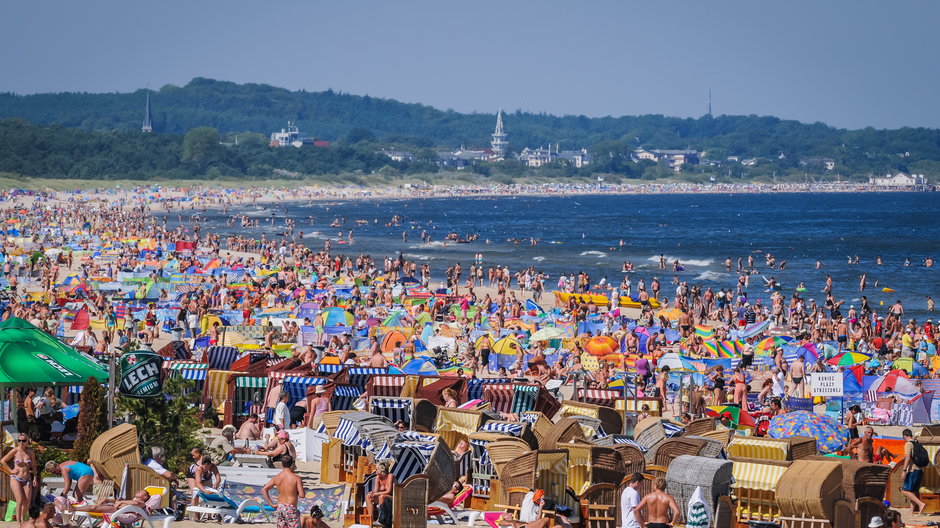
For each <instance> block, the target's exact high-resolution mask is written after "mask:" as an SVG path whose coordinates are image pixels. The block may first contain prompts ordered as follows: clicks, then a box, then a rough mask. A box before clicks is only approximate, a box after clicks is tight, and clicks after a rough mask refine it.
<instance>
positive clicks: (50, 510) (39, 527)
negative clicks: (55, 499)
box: [20, 502, 55, 528]
mask: <svg viewBox="0 0 940 528" xmlns="http://www.w3.org/2000/svg"><path fill="white" fill-rule="evenodd" d="M54 517H55V504H54V503H51V502H47V503H46V504H45V505H44V506H43V507H42V511H41V512H39V516H38V517H36V518H35V519H29V520H28V521H26V522H24V523H23V524H22V525H21V526H20V528H52V520H53V518H54Z"/></svg>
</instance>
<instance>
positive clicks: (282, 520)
mask: <svg viewBox="0 0 940 528" xmlns="http://www.w3.org/2000/svg"><path fill="white" fill-rule="evenodd" d="M281 465H282V466H283V468H284V469H282V470H281V472H280V473H278V474H277V475H275V477H274V478H272V479H271V481H270V482H268V483H267V484H265V485H264V487H263V488H261V494H262V495H264V500H265V502H267V503H268V505H270V506H271V507H276V508H277V512H276V513H275V519H276V521H277V528H300V510H298V509H297V502H298V500H300V497H303V496H304V483H303V481H301V479H300V475H298V474H297V473H294V457H292V456H290V455H284V456H283V457H281ZM271 488H277V505H275V504H274V502H273V501H272V500H271V494H270V491H271Z"/></svg>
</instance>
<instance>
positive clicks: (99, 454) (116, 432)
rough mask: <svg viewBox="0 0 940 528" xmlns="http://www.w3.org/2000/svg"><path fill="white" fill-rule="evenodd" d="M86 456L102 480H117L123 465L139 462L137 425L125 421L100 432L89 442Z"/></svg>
mask: <svg viewBox="0 0 940 528" xmlns="http://www.w3.org/2000/svg"><path fill="white" fill-rule="evenodd" d="M88 458H90V459H91V460H92V462H93V463H94V465H95V469H96V470H97V471H99V475H100V477H101V478H102V479H103V480H113V481H119V480H120V478H121V475H123V474H124V466H126V465H127V464H139V463H140V450H139V448H138V443H137V427H136V426H134V425H133V424H129V423H125V424H121V425H119V426H117V427H114V428H112V429H109V430H108V431H106V432H105V433H103V434H101V435H100V436H99V437H98V438H96V439H95V441H94V442H93V443H92V444H91V449H90V450H89V452H88Z"/></svg>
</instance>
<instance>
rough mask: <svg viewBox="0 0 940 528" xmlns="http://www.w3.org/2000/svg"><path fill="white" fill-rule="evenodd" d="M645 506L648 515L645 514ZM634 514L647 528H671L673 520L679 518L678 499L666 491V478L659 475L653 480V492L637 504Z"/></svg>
mask: <svg viewBox="0 0 940 528" xmlns="http://www.w3.org/2000/svg"><path fill="white" fill-rule="evenodd" d="M644 508H645V509H646V515H644V514H643V510H644ZM633 516H634V517H636V522H637V523H638V524H639V525H640V526H646V527H647V528H669V527H670V526H671V525H672V522H673V521H674V520H677V519H678V518H679V505H678V504H676V499H674V498H672V496H671V495H669V494H668V493H666V479H664V478H662V477H659V478H657V479H656V480H654V481H653V491H652V493H650V494H649V495H647V496H645V497H643V499H642V500H641V501H640V503H639V504H637V505H636V508H635V509H634V510H633ZM644 517H646V518H645V519H644Z"/></svg>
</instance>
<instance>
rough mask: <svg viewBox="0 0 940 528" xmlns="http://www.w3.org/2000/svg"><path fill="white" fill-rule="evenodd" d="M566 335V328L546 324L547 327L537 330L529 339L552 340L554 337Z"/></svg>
mask: <svg viewBox="0 0 940 528" xmlns="http://www.w3.org/2000/svg"><path fill="white" fill-rule="evenodd" d="M564 335H565V332H564V330H562V329H560V328H556V327H554V326H546V327H545V328H540V329H538V330H536V331H535V333H534V334H532V335H530V336H529V341H530V342H532V341H550V340H552V339H558V338H560V337H562V336H564Z"/></svg>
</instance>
